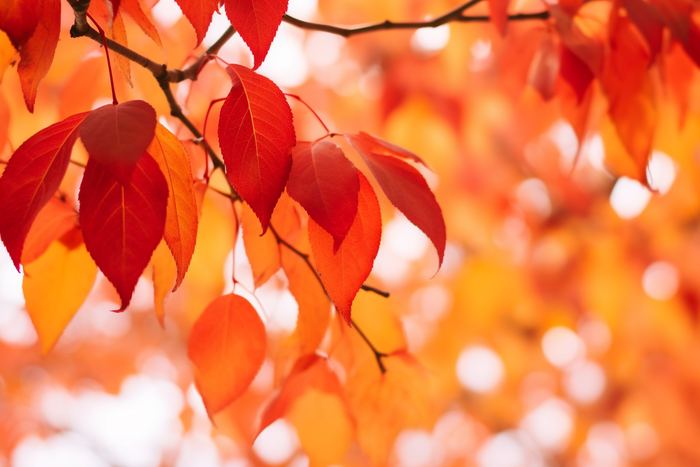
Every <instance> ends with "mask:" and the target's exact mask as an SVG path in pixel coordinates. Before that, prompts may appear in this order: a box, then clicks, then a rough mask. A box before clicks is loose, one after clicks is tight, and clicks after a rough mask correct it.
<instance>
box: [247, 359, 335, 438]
mask: <svg viewBox="0 0 700 467" xmlns="http://www.w3.org/2000/svg"><path fill="white" fill-rule="evenodd" d="M311 388H315V389H318V390H319V391H321V392H325V393H331V394H337V395H339V396H341V397H342V395H343V388H342V386H341V385H340V381H338V377H337V376H336V374H335V373H333V371H332V370H331V369H330V368H329V367H328V360H327V359H326V358H323V357H321V356H320V355H316V354H308V355H304V356H302V357H300V358H299V359H298V360H297V361H296V362H295V364H294V367H293V368H292V371H291V372H290V373H289V376H287V378H285V380H284V383H283V384H282V388H281V390H280V392H279V393H278V394H277V395H276V396H275V398H274V399H273V400H272V401H271V402H270V404H269V405H268V406H267V407H266V408H265V410H264V411H263V414H262V418H261V421H260V428H259V429H258V435H259V434H260V433H261V432H262V431H263V430H264V429H265V428H267V427H268V426H270V425H271V424H272V423H273V422H274V421H275V420H277V419H278V418H282V417H284V416H285V414H286V413H287V412H288V411H289V410H290V409H291V408H292V405H293V404H294V402H295V401H296V399H298V398H299V397H300V396H302V395H303V394H304V393H305V392H306V391H307V390H309V389H311Z"/></svg>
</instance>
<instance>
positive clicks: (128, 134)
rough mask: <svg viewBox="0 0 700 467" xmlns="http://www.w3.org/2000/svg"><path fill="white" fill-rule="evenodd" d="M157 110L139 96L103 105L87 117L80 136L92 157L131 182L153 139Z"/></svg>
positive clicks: (111, 171) (127, 181)
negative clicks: (119, 102) (132, 99)
mask: <svg viewBox="0 0 700 467" xmlns="http://www.w3.org/2000/svg"><path fill="white" fill-rule="evenodd" d="M155 129H156V111H155V109H154V108H153V107H152V106H151V105H150V104H148V103H147V102H144V101H141V100H137V101H128V102H123V103H121V104H118V105H114V104H107V105H103V106H102V107H99V108H97V109H95V110H93V111H92V112H90V115H89V116H88V117H87V118H86V119H85V121H84V122H83V125H82V126H81V128H80V139H81V140H82V142H83V145H85V149H87V152H88V154H89V155H90V158H91V160H94V161H95V162H98V163H100V164H101V165H103V166H104V167H105V168H106V169H107V170H108V171H109V173H111V174H112V176H113V177H114V178H116V179H117V180H119V181H120V182H121V183H122V184H124V185H128V184H129V182H130V180H131V174H132V172H133V171H134V168H135V167H136V164H137V163H138V161H139V159H140V158H141V156H142V155H143V154H144V153H145V152H146V149H147V148H148V146H149V145H150V144H151V141H153V136H154V135H155Z"/></svg>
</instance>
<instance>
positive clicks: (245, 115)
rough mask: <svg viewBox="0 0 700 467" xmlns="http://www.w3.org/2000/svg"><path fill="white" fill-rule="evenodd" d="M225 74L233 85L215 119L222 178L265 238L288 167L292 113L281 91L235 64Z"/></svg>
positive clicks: (292, 130)
mask: <svg viewBox="0 0 700 467" xmlns="http://www.w3.org/2000/svg"><path fill="white" fill-rule="evenodd" d="M226 71H227V72H228V74H229V75H230V76H231V80H232V81H233V87H232V88H231V92H229V95H228V96H227V97H226V101H225V102H224V105H223V106H222V107H221V117H220V118H219V145H220V146H221V153H222V154H223V156H224V162H225V163H226V175H227V176H228V179H229V180H230V181H231V184H232V185H233V188H235V190H236V191H237V192H238V194H239V195H240V196H241V198H243V201H245V202H246V203H248V205H250V207H251V208H252V209H253V212H255V215H256V216H257V217H258V219H259V220H260V224H261V226H262V230H263V233H264V232H265V231H266V230H267V226H268V224H269V222H270V216H272V211H273V209H274V207H275V204H276V203H277V200H278V199H279V197H280V195H281V194H282V191H283V190H284V186H285V185H286V184H287V179H288V178H289V171H290V169H291V166H292V155H291V151H292V148H293V147H294V143H295V142H296V135H295V133H294V125H293V123H292V110H291V109H290V107H289V104H288V103H287V101H286V99H285V98H284V94H282V91H280V89H279V88H278V87H277V86H276V85H275V83H273V82H272V81H270V80H269V79H267V78H265V77H264V76H260V75H258V74H257V73H255V72H253V71H252V70H250V69H249V68H246V67H244V66H240V65H230V66H229V67H227V68H226Z"/></svg>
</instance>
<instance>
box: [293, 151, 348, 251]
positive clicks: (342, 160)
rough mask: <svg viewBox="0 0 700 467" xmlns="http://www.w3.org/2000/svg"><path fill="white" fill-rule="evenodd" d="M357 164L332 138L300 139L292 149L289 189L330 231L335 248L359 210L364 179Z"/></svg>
mask: <svg viewBox="0 0 700 467" xmlns="http://www.w3.org/2000/svg"><path fill="white" fill-rule="evenodd" d="M357 174H358V172H357V169H356V168H355V166H354V165H353V164H352V162H350V161H349V160H348V158H347V157H345V155H344V154H343V150H342V149H340V147H339V146H338V145H337V144H335V143H333V142H330V141H325V140H324V141H319V142H318V143H316V144H312V143H309V142H306V141H304V142H298V143H297V145H296V146H295V147H294V149H293V150H292V171H291V172H290V174H289V181H288V182H287V192H288V193H289V196H291V197H292V198H293V199H294V200H295V201H297V202H298V203H299V204H301V207H303V208H304V209H305V210H306V212H307V213H309V217H311V219H312V220H313V221H315V222H316V223H317V224H318V225H320V226H321V227H322V228H323V229H324V230H325V231H326V232H328V233H330V234H331V236H332V237H333V240H334V247H333V248H334V251H337V249H338V247H339V246H340V244H341V243H342V242H343V240H344V239H345V236H346V235H347V234H348V231H349V230H350V226H351V225H352V223H353V220H354V219H355V217H356V214H357V196H358V192H359V190H360V181H359V178H358V175H357Z"/></svg>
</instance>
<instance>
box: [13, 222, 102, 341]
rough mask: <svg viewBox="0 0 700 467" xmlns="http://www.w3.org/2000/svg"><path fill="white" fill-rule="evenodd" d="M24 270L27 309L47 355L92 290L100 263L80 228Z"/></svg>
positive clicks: (51, 247) (52, 245) (23, 287)
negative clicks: (88, 247)
mask: <svg viewBox="0 0 700 467" xmlns="http://www.w3.org/2000/svg"><path fill="white" fill-rule="evenodd" d="M24 272H25V274H24V278H23V280H22V289H23V290H24V297H25V300H26V304H27V312H28V313H29V316H30V317H31V319H32V323H34V328H35V329H36V332H37V334H38V335H39V340H40V341H41V349H42V352H43V353H44V354H46V353H47V352H48V351H49V350H51V348H52V347H53V345H54V344H55V343H56V340H58V338H59V336H60V335H61V333H62V332H63V330H64V329H65V328H66V326H67V325H68V323H69V322H70V320H71V319H72V318H73V315H74V314H75V312H76V311H78V309H79V308H80V306H81V305H82V304H83V302H84V301H85V298H86V297H87V295H88V293H89V292H90V290H91V289H92V284H93V283H94V282H95V277H96V275H97V266H95V262H94V261H93V260H92V258H90V255H89V254H88V252H87V249H86V248H85V243H83V238H82V235H81V233H80V230H78V229H74V230H73V231H72V232H69V233H68V234H67V235H65V236H64V237H63V238H62V239H61V240H60V241H55V242H53V243H52V244H51V246H50V247H49V248H48V250H46V253H44V255H42V256H41V257H40V258H39V259H37V260H36V261H33V262H31V263H29V264H26V265H25V266H24Z"/></svg>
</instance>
